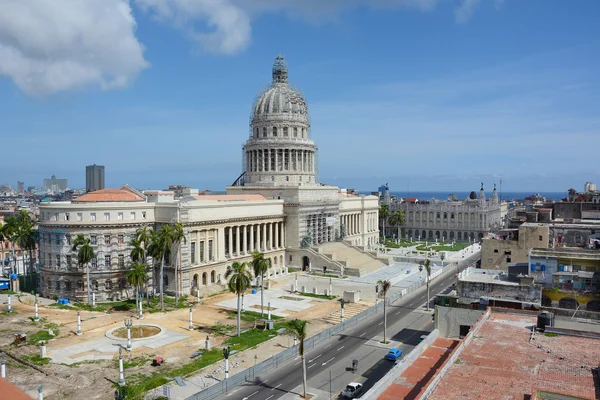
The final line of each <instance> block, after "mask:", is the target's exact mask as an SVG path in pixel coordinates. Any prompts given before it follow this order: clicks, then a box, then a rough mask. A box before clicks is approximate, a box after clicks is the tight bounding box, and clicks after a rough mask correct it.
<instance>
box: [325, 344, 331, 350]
mask: <svg viewBox="0 0 600 400" xmlns="http://www.w3.org/2000/svg"><path fill="white" fill-rule="evenodd" d="M329 346H331V343H329V344H328V345H327V346H325V347H323V348H324V349H326V348H328V347H329Z"/></svg>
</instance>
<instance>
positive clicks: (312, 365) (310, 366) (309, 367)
mask: <svg viewBox="0 0 600 400" xmlns="http://www.w3.org/2000/svg"><path fill="white" fill-rule="evenodd" d="M315 365H317V364H311V365H309V366H308V369H311V368H312V367H314V366H315Z"/></svg>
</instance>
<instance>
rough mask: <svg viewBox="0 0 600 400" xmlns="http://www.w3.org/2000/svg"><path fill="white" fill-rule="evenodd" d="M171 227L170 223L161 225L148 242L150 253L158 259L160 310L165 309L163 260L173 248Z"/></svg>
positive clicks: (167, 257) (169, 254)
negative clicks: (150, 241) (149, 242)
mask: <svg viewBox="0 0 600 400" xmlns="http://www.w3.org/2000/svg"><path fill="white" fill-rule="evenodd" d="M173 237H174V234H173V227H172V226H171V225H163V227H162V228H161V229H160V231H159V232H158V233H157V234H153V235H152V239H151V240H152V243H151V244H150V248H149V249H150V254H152V258H154V259H155V260H160V274H159V278H158V279H159V288H160V289H159V290H160V310H161V311H163V312H164V311H165V301H164V286H165V280H164V270H165V260H168V259H169V258H170V256H171V249H172V248H173Z"/></svg>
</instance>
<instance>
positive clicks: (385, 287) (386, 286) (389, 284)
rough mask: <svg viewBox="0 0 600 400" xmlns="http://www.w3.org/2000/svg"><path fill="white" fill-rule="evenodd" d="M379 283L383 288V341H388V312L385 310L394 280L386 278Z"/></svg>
mask: <svg viewBox="0 0 600 400" xmlns="http://www.w3.org/2000/svg"><path fill="white" fill-rule="evenodd" d="M377 284H378V285H379V287H380V288H381V292H380V293H383V343H387V338H386V330H387V313H386V312H385V306H386V303H387V292H388V290H390V288H391V287H392V282H390V281H388V280H384V281H382V280H380V281H377Z"/></svg>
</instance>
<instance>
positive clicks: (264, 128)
mask: <svg viewBox="0 0 600 400" xmlns="http://www.w3.org/2000/svg"><path fill="white" fill-rule="evenodd" d="M263 137H267V127H266V126H263Z"/></svg>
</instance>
